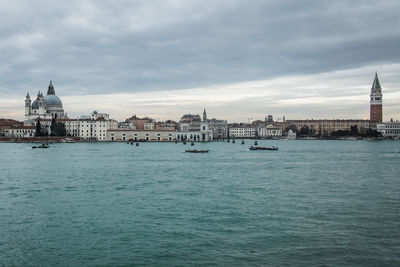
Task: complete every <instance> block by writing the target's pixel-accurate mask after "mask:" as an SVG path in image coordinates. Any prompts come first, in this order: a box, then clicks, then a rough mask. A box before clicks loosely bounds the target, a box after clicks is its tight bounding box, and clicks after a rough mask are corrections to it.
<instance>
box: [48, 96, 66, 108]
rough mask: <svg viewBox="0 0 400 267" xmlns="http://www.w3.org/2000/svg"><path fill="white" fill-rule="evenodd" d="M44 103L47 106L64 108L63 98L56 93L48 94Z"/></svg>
mask: <svg viewBox="0 0 400 267" xmlns="http://www.w3.org/2000/svg"><path fill="white" fill-rule="evenodd" d="M44 103H45V104H46V107H53V108H62V107H63V105H62V102H61V99H60V98H59V97H58V96H56V95H46V96H45V97H44Z"/></svg>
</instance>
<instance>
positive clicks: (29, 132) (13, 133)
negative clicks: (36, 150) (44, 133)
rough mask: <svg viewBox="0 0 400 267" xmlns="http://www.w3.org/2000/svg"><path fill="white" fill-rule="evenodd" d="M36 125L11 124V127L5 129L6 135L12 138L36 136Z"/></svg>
mask: <svg viewBox="0 0 400 267" xmlns="http://www.w3.org/2000/svg"><path fill="white" fill-rule="evenodd" d="M35 132H36V127H34V126H10V128H6V129H3V134H4V136H5V137H11V138H23V137H34V136H35Z"/></svg>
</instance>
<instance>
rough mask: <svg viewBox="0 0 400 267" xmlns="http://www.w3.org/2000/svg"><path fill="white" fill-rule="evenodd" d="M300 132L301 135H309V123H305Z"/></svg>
mask: <svg viewBox="0 0 400 267" xmlns="http://www.w3.org/2000/svg"><path fill="white" fill-rule="evenodd" d="M300 134H301V135H309V134H310V128H308V126H307V125H303V127H301V129H300Z"/></svg>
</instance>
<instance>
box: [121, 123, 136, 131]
mask: <svg viewBox="0 0 400 267" xmlns="http://www.w3.org/2000/svg"><path fill="white" fill-rule="evenodd" d="M118 129H128V130H136V127H135V125H133V123H132V122H130V121H128V122H126V121H123V122H118Z"/></svg>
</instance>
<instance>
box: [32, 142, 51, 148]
mask: <svg viewBox="0 0 400 267" xmlns="http://www.w3.org/2000/svg"><path fill="white" fill-rule="evenodd" d="M49 147H50V146H49V145H46V144H45V143H42V144H41V145H40V146H33V147H32V148H49Z"/></svg>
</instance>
